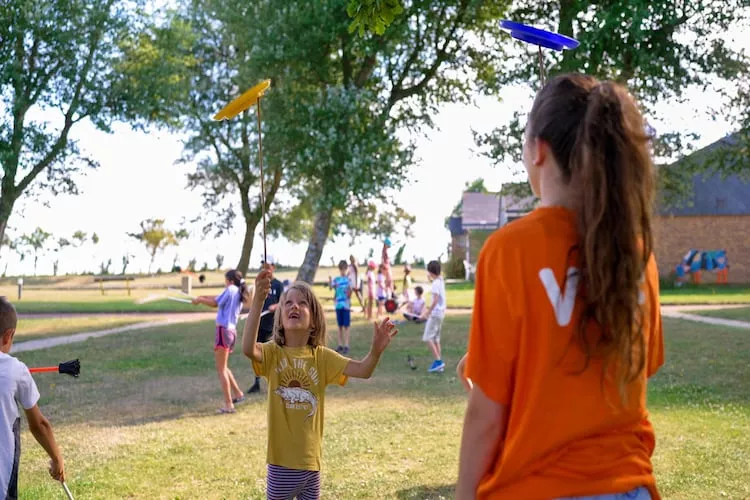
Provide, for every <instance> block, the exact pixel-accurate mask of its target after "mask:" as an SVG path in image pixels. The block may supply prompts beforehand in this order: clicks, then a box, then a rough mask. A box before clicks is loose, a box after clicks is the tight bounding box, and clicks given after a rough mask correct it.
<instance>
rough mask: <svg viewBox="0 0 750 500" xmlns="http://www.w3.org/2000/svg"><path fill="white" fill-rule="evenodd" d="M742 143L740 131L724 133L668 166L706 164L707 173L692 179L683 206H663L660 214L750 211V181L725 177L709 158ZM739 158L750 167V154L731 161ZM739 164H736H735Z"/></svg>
mask: <svg viewBox="0 0 750 500" xmlns="http://www.w3.org/2000/svg"><path fill="white" fill-rule="evenodd" d="M739 144H740V138H739V134H732V135H729V136H727V137H724V138H722V139H720V140H718V141H716V142H714V143H712V144H710V145H708V146H706V147H705V148H703V149H700V150H698V151H696V152H695V153H693V154H691V155H688V156H686V157H685V158H683V159H681V160H678V161H677V162H675V163H673V164H672V165H670V166H668V167H666V168H670V169H672V168H689V167H690V166H696V165H698V166H700V164H706V166H707V167H709V168H708V170H707V172H705V173H698V174H695V175H693V177H692V179H690V180H689V182H690V184H691V188H692V191H691V192H690V195H688V196H687V197H686V199H685V200H684V201H683V202H682V203H680V204H679V206H674V207H670V206H660V207H659V214H660V215H676V216H689V215H693V216H696V215H750V181H748V179H742V178H740V177H739V176H737V175H729V176H726V177H723V176H722V175H721V174H719V173H714V172H712V171H711V170H712V169H711V168H710V166H709V165H708V162H711V161H713V160H714V159H719V158H720V155H722V154H725V153H726V152H727V151H731V149H732V148H734V147H736V146H738V145H739ZM735 158H740V160H739V161H743V162H745V163H746V168H747V169H750V158H748V157H747V156H736V157H729V158H728V159H726V161H727V162H736V161H738V160H736V159H735ZM731 166H733V167H736V165H731Z"/></svg>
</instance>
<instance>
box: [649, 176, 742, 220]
mask: <svg viewBox="0 0 750 500" xmlns="http://www.w3.org/2000/svg"><path fill="white" fill-rule="evenodd" d="M659 214H660V215H750V182H748V181H746V180H743V179H740V178H739V177H738V176H736V175H730V176H728V177H726V178H722V176H721V175H720V174H709V175H703V174H696V175H694V176H693V179H692V194H691V195H690V196H688V198H687V200H685V203H682V204H681V205H680V206H676V207H660V208H659Z"/></svg>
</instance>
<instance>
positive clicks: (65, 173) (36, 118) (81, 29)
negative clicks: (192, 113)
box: [0, 0, 140, 239]
mask: <svg viewBox="0 0 750 500" xmlns="http://www.w3.org/2000/svg"><path fill="white" fill-rule="evenodd" d="M139 3H140V2H139V1H135V2H118V1H115V0H101V1H96V2H91V1H86V0H65V1H52V0H39V1H32V0H13V1H11V2H4V3H3V6H2V7H0V102H2V105H0V165H1V166H2V171H3V175H2V183H1V185H0V239H1V238H2V236H3V234H4V232H5V229H6V227H7V224H8V219H9V218H10V217H11V214H12V212H13V207H14V206H15V204H16V202H17V201H18V200H19V199H21V198H22V197H23V196H25V195H28V194H36V195H40V194H41V193H43V192H49V193H52V194H53V195H57V194H60V193H74V194H75V193H77V187H76V184H75V175H74V174H75V173H76V172H77V171H78V170H80V169H81V168H82V167H95V166H96V165H97V164H96V161H95V159H93V158H90V157H88V156H86V155H85V154H84V153H83V152H82V151H81V150H80V149H79V147H78V144H77V142H76V141H75V140H73V139H72V138H71V136H70V132H71V130H72V129H73V127H75V126H76V124H78V123H80V122H81V121H83V120H88V121H89V122H90V123H92V124H93V125H94V126H95V127H96V128H98V129H99V130H104V131H109V127H110V124H111V122H112V120H113V119H114V118H115V117H116V116H118V114H119V110H120V109H121V105H122V104H123V103H126V102H127V100H128V97H127V96H126V95H123V94H120V93H118V92H117V90H116V86H115V82H116V80H117V78H118V75H117V74H116V72H115V71H114V70H113V68H114V61H115V60H116V59H117V58H118V57H119V49H118V41H119V40H120V39H121V38H122V37H124V36H125V34H126V33H127V32H128V30H131V29H134V28H135V26H136V22H137V18H136V9H135V8H133V7H134V6H137V5H138V4H139Z"/></svg>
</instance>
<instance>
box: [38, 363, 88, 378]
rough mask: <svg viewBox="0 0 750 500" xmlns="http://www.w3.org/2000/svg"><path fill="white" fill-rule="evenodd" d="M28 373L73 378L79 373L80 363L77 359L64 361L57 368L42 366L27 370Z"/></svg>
mask: <svg viewBox="0 0 750 500" xmlns="http://www.w3.org/2000/svg"><path fill="white" fill-rule="evenodd" d="M29 371H30V372H31V373H50V372H54V373H63V374H65V375H71V376H73V377H77V376H78V375H80V373H81V362H80V361H79V360H77V359H74V360H73V361H66V362H65V363H60V364H59V365H57V366H43V367H40V368H29Z"/></svg>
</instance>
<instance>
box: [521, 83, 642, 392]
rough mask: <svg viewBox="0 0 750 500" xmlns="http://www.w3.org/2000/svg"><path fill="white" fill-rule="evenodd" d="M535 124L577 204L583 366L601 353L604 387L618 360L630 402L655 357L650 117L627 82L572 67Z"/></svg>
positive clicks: (548, 92) (535, 112)
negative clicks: (649, 279) (632, 388)
mask: <svg viewBox="0 0 750 500" xmlns="http://www.w3.org/2000/svg"><path fill="white" fill-rule="evenodd" d="M529 126H530V130H529V131H528V134H529V136H530V137H531V138H539V139H542V140H543V141H545V142H546V143H547V144H548V145H549V147H550V148H551V151H552V154H553V156H554V158H555V160H556V161H557V164H558V165H559V166H560V169H561V170H562V175H563V180H564V181H565V182H566V183H568V186H569V187H570V189H571V191H572V194H573V196H572V199H574V200H576V201H575V203H576V204H577V206H575V210H576V213H577V218H578V230H579V234H580V241H579V245H578V246H577V247H576V248H574V249H572V250H573V251H575V254H576V256H577V258H578V267H579V269H580V271H579V273H580V276H579V277H580V281H579V283H580V287H579V293H580V296H581V298H582V300H583V303H584V309H583V313H582V315H581V319H580V323H579V326H578V329H577V332H576V339H575V340H576V341H577V343H578V344H579V346H580V347H581V348H582V349H583V352H584V354H585V356H586V358H585V359H586V363H585V365H584V368H583V369H584V370H585V369H586V367H588V365H589V363H590V361H591V359H592V358H594V357H595V358H600V359H602V360H603V366H602V387H603V384H604V380H605V378H606V377H607V375H608V373H609V370H610V369H611V368H614V380H615V382H616V384H617V388H618V390H619V393H620V396H621V399H622V400H623V402H624V401H626V400H627V398H626V388H627V385H628V384H629V383H631V382H632V381H634V380H636V379H637V378H638V377H639V376H640V374H641V373H642V371H643V369H644V367H645V364H646V359H645V356H646V348H645V340H644V332H643V325H642V314H641V310H640V306H639V303H638V297H639V292H640V283H641V281H642V278H643V276H644V272H645V268H646V265H647V263H648V260H649V258H650V256H651V251H652V248H653V236H652V230H651V213H652V206H653V199H654V169H653V164H652V161H651V155H650V149H649V139H650V138H649V136H648V134H647V133H646V130H645V122H644V120H643V117H642V115H641V113H640V111H639V109H638V106H637V104H636V103H635V100H634V99H633V98H632V97H631V96H630V94H629V93H628V92H627V90H626V89H625V88H624V87H622V86H620V85H618V84H616V83H613V82H608V81H602V82H600V81H597V80H596V79H595V78H592V77H589V76H585V75H577V74H570V75H561V76H558V77H556V78H554V79H552V80H550V81H549V83H547V85H545V87H544V88H543V89H542V90H541V91H540V92H539V94H538V95H537V97H536V100H535V101H534V105H533V107H532V109H531V114H530V115H529ZM592 323H593V324H595V325H596V326H598V328H595V329H594V330H592V329H590V328H589V327H590V325H592ZM593 331H596V332H597V333H596V334H592V332H593Z"/></svg>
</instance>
